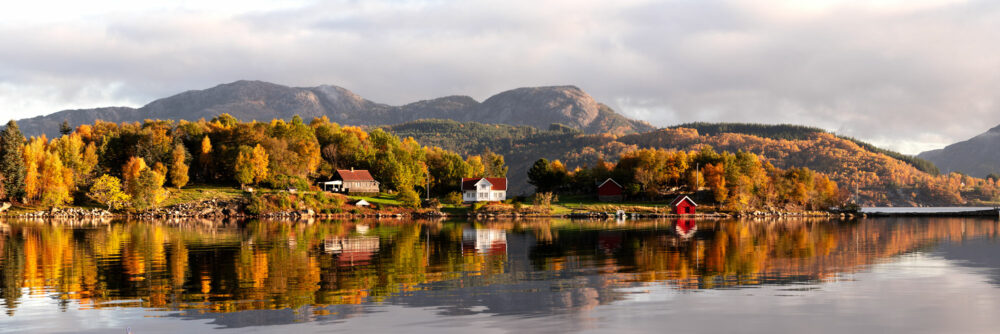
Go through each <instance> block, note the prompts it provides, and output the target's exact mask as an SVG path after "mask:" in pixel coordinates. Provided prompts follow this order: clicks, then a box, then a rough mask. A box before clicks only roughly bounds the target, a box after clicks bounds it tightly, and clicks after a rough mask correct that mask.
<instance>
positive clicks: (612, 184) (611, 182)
mask: <svg viewBox="0 0 1000 334" xmlns="http://www.w3.org/2000/svg"><path fill="white" fill-rule="evenodd" d="M605 186H609V187H615V188H618V189H623V188H622V185H620V184H618V182H615V180H612V179H610V178H608V179H607V180H604V182H601V184H600V185H598V186H597V188H604V187H605Z"/></svg>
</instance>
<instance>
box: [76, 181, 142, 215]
mask: <svg viewBox="0 0 1000 334" xmlns="http://www.w3.org/2000/svg"><path fill="white" fill-rule="evenodd" d="M87 197H90V199H92V200H94V201H95V202H97V203H101V204H102V205H105V206H107V207H108V210H112V211H120V210H122V209H124V208H126V207H128V206H129V204H130V203H131V201H132V196H129V195H128V194H126V193H125V191H123V190H122V184H121V180H119V179H118V178H117V177H114V176H111V175H108V174H104V175H102V176H101V177H99V178H97V179H96V180H94V184H93V185H91V186H90V192H88V193H87Z"/></svg>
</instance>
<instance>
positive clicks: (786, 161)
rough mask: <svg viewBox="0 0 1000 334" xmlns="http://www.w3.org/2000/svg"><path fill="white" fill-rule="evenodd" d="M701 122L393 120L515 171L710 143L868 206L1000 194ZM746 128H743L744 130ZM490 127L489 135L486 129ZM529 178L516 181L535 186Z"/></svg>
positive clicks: (777, 134) (804, 138) (802, 136)
mask: <svg viewBox="0 0 1000 334" xmlns="http://www.w3.org/2000/svg"><path fill="white" fill-rule="evenodd" d="M710 125H711V124H707V125H706V124H700V123H699V124H694V125H691V126H693V127H696V128H703V129H705V131H706V132H704V133H703V132H701V131H700V130H698V129H695V128H689V127H677V128H665V129H660V130H655V131H651V132H645V133H638V134H630V135H622V136H618V135H612V134H582V133H579V132H575V131H567V130H564V128H563V127H560V126H558V125H553V126H551V127H550V128H549V129H548V130H540V129H535V128H528V127H516V126H509V125H493V124H478V123H459V122H455V121H440V120H425V121H416V122H409V123H404V124H400V125H394V126H390V127H385V129H386V130H387V131H390V132H392V133H396V134H397V135H405V136H407V137H413V138H414V139H416V140H417V141H419V142H421V143H425V144H430V145H435V146H440V147H442V148H445V149H449V150H454V151H456V152H458V153H466V152H478V151H481V150H482V148H483V147H491V148H493V149H494V151H495V152H497V153H499V154H503V155H504V157H505V158H506V162H507V163H508V165H509V166H510V170H511V173H512V174H514V175H524V174H523V173H527V171H528V170H529V169H530V168H531V167H532V166H533V163H534V162H535V161H536V160H538V159H539V158H545V159H547V160H550V161H551V160H560V162H562V163H563V164H564V166H565V167H566V169H567V170H573V169H575V168H577V167H586V166H593V165H594V164H596V163H597V162H599V161H617V159H618V158H619V157H620V156H621V155H622V154H623V153H625V152H630V151H636V150H639V149H644V148H662V149H667V150H683V151H692V150H695V151H697V150H700V149H701V147H702V146H710V147H712V148H713V149H714V150H716V151H719V152H731V153H734V152H738V151H741V150H742V151H744V152H748V153H754V154H756V155H757V156H759V157H760V159H762V160H763V161H766V162H768V163H770V164H772V165H773V166H774V167H777V168H781V169H792V168H809V169H810V170H812V171H815V172H820V173H823V174H825V175H827V176H828V177H829V178H830V180H832V181H834V182H835V183H837V184H838V185H839V187H840V188H841V189H844V190H845V191H847V192H849V194H850V198H851V200H852V201H856V202H858V203H859V204H862V205H869V206H878V205H894V206H917V205H992V204H993V203H997V201H998V196H1000V184H998V183H997V179H981V178H975V177H970V176H968V175H962V174H957V173H950V174H939V173H938V172H937V168H936V167H933V164H930V163H929V162H926V161H924V160H922V159H917V158H913V157H909V156H905V155H902V154H899V153H896V152H891V151H888V150H884V149H879V148H877V147H874V146H872V145H871V144H867V143H863V142H860V141H857V140H854V139H849V138H846V137H841V136H837V135H835V134H831V133H828V132H826V131H823V130H820V129H813V128H808V127H800V126H794V125H762V124H750V125H739V124H720V125H718V126H710ZM740 132H743V133H740ZM484 133H488V135H483V134H484ZM526 181H527V180H516V179H512V180H511V181H510V183H509V184H510V186H511V187H512V189H515V191H527V189H531V185H530V184H528V183H527V182H526Z"/></svg>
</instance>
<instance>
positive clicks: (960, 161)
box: [917, 126, 1000, 177]
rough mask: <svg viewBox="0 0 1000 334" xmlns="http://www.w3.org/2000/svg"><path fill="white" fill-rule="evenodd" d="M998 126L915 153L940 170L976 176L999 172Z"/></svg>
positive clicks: (999, 130) (999, 127) (999, 138)
mask: <svg viewBox="0 0 1000 334" xmlns="http://www.w3.org/2000/svg"><path fill="white" fill-rule="evenodd" d="M998 147H1000V126H997V127H994V128H992V129H990V130H989V131H986V132H985V133H983V134H980V135H978V136H975V137H972V138H971V139H969V140H966V141H962V142H957V143H954V144H951V145H948V146H946V147H945V148H942V149H937V150H931V151H927V152H923V153H920V154H918V155H917V157H920V158H923V159H927V160H929V161H931V162H933V163H934V164H936V165H937V166H938V168H940V169H941V170H942V171H946V172H961V173H965V174H968V175H972V176H976V177H985V176H986V175H988V174H991V173H1000V149H998Z"/></svg>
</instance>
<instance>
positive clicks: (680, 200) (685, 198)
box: [670, 195, 698, 206]
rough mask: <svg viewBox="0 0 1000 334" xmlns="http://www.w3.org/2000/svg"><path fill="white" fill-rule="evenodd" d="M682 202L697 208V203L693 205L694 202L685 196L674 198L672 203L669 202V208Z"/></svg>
mask: <svg viewBox="0 0 1000 334" xmlns="http://www.w3.org/2000/svg"><path fill="white" fill-rule="evenodd" d="M684 200H687V201H688V202H691V204H692V205H694V206H698V203H695V202H694V200H692V199H691V197H687V196H686V195H680V196H677V198H675V199H674V200H673V201H670V206H677V205H679V204H681V202H683V201H684Z"/></svg>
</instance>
